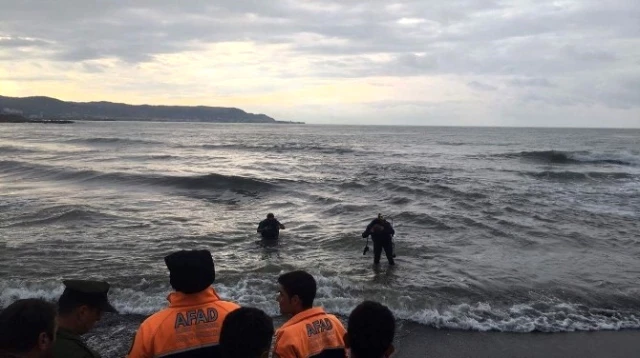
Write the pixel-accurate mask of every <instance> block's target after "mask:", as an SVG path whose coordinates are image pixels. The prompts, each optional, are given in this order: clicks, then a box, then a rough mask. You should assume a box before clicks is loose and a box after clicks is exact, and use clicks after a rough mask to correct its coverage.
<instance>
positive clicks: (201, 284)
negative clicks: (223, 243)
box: [127, 250, 240, 358]
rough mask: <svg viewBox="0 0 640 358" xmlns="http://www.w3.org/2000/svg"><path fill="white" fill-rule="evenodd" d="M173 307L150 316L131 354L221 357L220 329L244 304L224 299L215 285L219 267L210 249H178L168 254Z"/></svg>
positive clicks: (166, 357)
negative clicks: (227, 318)
mask: <svg viewBox="0 0 640 358" xmlns="http://www.w3.org/2000/svg"><path fill="white" fill-rule="evenodd" d="M164 262H165V264H166V265H167V268H168V269H169V282H170V283H171V287H173V289H174V290H175V291H176V292H172V293H171V294H169V297H168V298H167V299H168V300H169V307H168V308H165V309H164V310H162V311H159V312H156V313H155V314H153V315H152V316H151V317H149V318H147V319H146V320H145V321H144V322H142V324H141V325H140V328H139V329H138V332H137V333H136V336H135V338H134V341H133V344H132V345H131V349H130V350H129V354H128V355H127V357H128V358H151V357H163V358H178V357H187V356H188V357H205V356H206V357H211V358H218V357H220V347H219V344H218V343H219V339H220V330H221V328H222V323H223V321H224V319H225V317H226V316H227V314H229V312H231V311H234V310H236V309H238V308H240V306H238V305H237V304H235V303H232V302H227V301H223V300H222V299H220V296H218V294H217V293H216V291H215V290H214V289H213V287H211V284H212V283H213V282H214V281H215V267H214V264H213V258H212V257H211V252H209V251H208V250H192V251H178V252H175V253H173V254H171V255H169V256H167V257H165V258H164Z"/></svg>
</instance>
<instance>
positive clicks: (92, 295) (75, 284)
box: [62, 280, 117, 313]
mask: <svg viewBox="0 0 640 358" xmlns="http://www.w3.org/2000/svg"><path fill="white" fill-rule="evenodd" d="M62 283H63V284H64V286H65V289H64V292H63V293H62V295H63V296H65V295H66V296H69V297H71V298H72V299H73V300H75V301H76V302H79V303H83V304H86V305H89V306H92V307H95V308H99V309H101V310H102V311H104V312H113V313H117V311H116V309H115V308H114V307H113V306H112V305H111V303H109V300H108V299H107V293H108V292H109V288H110V286H109V284H108V283H107V282H105V281H93V280H64V281H62Z"/></svg>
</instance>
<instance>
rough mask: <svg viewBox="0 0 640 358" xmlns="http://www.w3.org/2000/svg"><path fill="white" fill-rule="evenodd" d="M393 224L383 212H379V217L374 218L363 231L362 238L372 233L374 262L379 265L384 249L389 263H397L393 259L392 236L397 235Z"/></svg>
mask: <svg viewBox="0 0 640 358" xmlns="http://www.w3.org/2000/svg"><path fill="white" fill-rule="evenodd" d="M395 233H396V232H395V230H394V229H393V226H391V224H390V223H389V222H388V221H387V220H385V218H384V216H382V214H378V217H377V218H375V219H373V220H372V221H371V223H369V225H368V226H367V228H366V229H365V230H364V232H363V233H362V238H366V237H368V236H369V235H371V240H372V241H373V264H374V265H378V264H379V263H380V256H381V254H382V249H384V253H385V255H386V256H387V260H389V265H395V261H394V260H393V242H392V238H393V235H395Z"/></svg>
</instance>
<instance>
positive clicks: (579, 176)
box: [519, 170, 638, 181]
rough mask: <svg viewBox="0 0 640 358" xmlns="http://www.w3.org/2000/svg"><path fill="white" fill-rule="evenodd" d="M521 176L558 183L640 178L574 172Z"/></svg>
mask: <svg viewBox="0 0 640 358" xmlns="http://www.w3.org/2000/svg"><path fill="white" fill-rule="evenodd" d="M519 174H521V175H525V176H529V177H533V178H536V179H547V180H556V181H582V180H594V181H603V180H634V179H637V178H638V176H637V175H634V174H630V173H624V172H574V171H551V170H544V171H541V172H519Z"/></svg>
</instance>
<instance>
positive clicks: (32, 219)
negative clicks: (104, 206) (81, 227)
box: [0, 206, 115, 228]
mask: <svg viewBox="0 0 640 358" xmlns="http://www.w3.org/2000/svg"><path fill="white" fill-rule="evenodd" d="M107 218H115V216H113V215H109V214H105V213H101V212H99V211H95V210H91V209H88V208H82V207H75V206H54V207H50V208H45V209H41V210H38V211H37V212H36V213H30V214H28V215H27V216H22V215H21V216H18V217H14V218H10V219H6V220H4V221H5V224H4V225H2V226H0V227H2V228H11V227H28V226H38V225H46V224H54V223H63V222H72V221H78V222H82V223H84V224H86V223H88V222H92V221H97V220H104V219H107Z"/></svg>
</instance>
